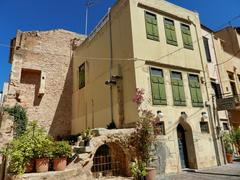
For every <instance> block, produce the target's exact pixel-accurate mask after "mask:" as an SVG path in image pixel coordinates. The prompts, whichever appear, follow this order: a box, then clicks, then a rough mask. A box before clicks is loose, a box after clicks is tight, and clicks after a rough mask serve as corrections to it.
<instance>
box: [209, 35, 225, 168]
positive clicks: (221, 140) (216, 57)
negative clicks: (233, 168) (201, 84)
mask: <svg viewBox="0 0 240 180" xmlns="http://www.w3.org/2000/svg"><path fill="white" fill-rule="evenodd" d="M211 37H212V44H213V50H214V54H215V59H216V66H217V76H218V78H219V81H220V88H221V91H222V93H221V94H223V93H224V92H223V84H222V78H221V75H220V69H219V66H218V56H217V52H216V46H215V43H214V41H213V38H214V34H213V33H211ZM215 97H216V96H215ZM212 99H213V111H214V113H215V114H216V120H217V124H218V127H220V120H219V116H218V111H217V109H216V107H215V104H214V102H215V101H214V96H212ZM225 115H226V117H228V115H227V112H226V111H225ZM219 139H220V145H221V149H222V154H223V160H224V164H227V160H226V156H225V148H224V143H223V138H222V136H220V137H219Z"/></svg>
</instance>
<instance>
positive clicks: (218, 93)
mask: <svg viewBox="0 0 240 180" xmlns="http://www.w3.org/2000/svg"><path fill="white" fill-rule="evenodd" d="M211 86H212V89H213V91H214V94H215V96H216V98H217V99H221V98H222V92H221V88H220V84H217V83H215V82H211Z"/></svg>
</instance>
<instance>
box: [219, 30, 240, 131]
mask: <svg viewBox="0 0 240 180" xmlns="http://www.w3.org/2000/svg"><path fill="white" fill-rule="evenodd" d="M215 46H216V54H217V56H218V58H217V59H218V65H217V67H218V71H219V80H220V83H221V88H222V94H223V96H222V97H221V98H220V99H219V100H218V110H222V109H226V110H228V111H227V113H228V117H229V120H230V123H231V126H233V127H234V128H238V127H239V125H240V118H239V117H240V111H239V93H240V28H235V27H226V28H224V29H221V30H219V31H217V32H215ZM224 104H225V105H224ZM226 104H227V105H226ZM224 126H226V125H224Z"/></svg>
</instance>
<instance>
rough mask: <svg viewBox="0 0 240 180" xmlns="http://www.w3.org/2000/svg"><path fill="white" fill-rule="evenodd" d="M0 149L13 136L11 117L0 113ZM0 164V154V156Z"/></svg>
mask: <svg viewBox="0 0 240 180" xmlns="http://www.w3.org/2000/svg"><path fill="white" fill-rule="evenodd" d="M0 116H1V117H0V150H1V149H2V148H3V147H4V146H5V145H6V144H7V143H8V142H9V141H10V140H11V139H12V138H13V117H11V116H9V115H8V114H7V113H5V114H0ZM0 164H1V156H0Z"/></svg>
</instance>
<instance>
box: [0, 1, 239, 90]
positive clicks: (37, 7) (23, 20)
mask: <svg viewBox="0 0 240 180" xmlns="http://www.w3.org/2000/svg"><path fill="white" fill-rule="evenodd" d="M95 1H96V5H95V6H94V7H91V8H90V10H89V31H91V29H92V28H93V27H94V26H95V25H96V24H97V22H98V21H99V20H100V19H101V17H102V16H103V15H104V14H105V13H106V11H107V9H108V7H110V6H112V5H113V4H114V2H115V1H116V0H95ZM169 1H170V2H172V3H174V4H177V5H180V6H182V7H185V8H187V9H190V10H195V11H197V12H199V14H200V18H201V21H202V23H203V24H204V25H206V26H208V27H210V28H212V29H213V30H216V29H217V28H219V27H222V25H223V24H226V22H228V21H229V19H231V18H232V17H235V16H237V15H240V0H194V1H193V0H169ZM84 2H86V1H85V0H68V1H66V0H41V1H36V0H23V1H20V0H0V91H1V90H2V86H3V82H4V81H8V79H9V72H10V68H11V66H10V64H8V58H9V49H8V48H6V47H2V46H1V44H7V45H9V43H10V40H11V39H12V38H13V37H14V36H15V34H16V31H17V30H18V29H19V30H21V31H31V30H49V29H59V28H62V29H67V30H70V31H74V32H78V33H84V24H85V7H84ZM232 25H235V26H240V18H239V19H237V20H235V21H234V22H232Z"/></svg>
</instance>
